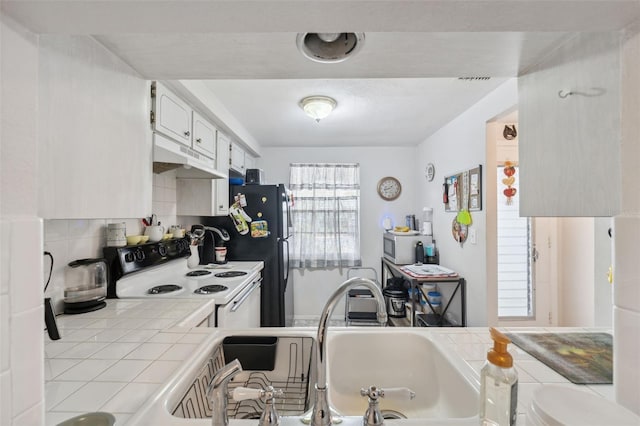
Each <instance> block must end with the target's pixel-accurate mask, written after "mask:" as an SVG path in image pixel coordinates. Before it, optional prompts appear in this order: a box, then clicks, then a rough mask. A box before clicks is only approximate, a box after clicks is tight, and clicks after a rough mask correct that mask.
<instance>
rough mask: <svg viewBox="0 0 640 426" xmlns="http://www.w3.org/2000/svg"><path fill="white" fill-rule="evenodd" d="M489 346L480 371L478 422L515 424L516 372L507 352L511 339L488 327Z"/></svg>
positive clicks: (516, 402)
mask: <svg viewBox="0 0 640 426" xmlns="http://www.w3.org/2000/svg"><path fill="white" fill-rule="evenodd" d="M490 332H491V338H492V339H493V349H491V350H490V351H489V352H488V353H487V362H486V364H485V365H484V367H482V371H481V372H480V424H481V425H483V426H485V425H500V426H508V425H515V424H516V419H517V417H518V410H517V407H518V372H517V371H516V369H515V368H514V367H513V358H512V357H511V354H510V353H509V352H508V351H507V345H508V344H509V343H511V340H509V338H508V337H507V336H505V335H504V334H502V333H500V332H499V331H498V330H496V329H495V328H493V327H491V329H490Z"/></svg>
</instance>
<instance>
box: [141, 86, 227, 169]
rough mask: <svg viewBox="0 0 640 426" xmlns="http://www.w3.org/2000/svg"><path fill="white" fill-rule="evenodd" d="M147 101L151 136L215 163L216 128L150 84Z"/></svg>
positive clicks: (162, 90) (162, 88) (195, 112)
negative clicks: (148, 103) (148, 102)
mask: <svg viewBox="0 0 640 426" xmlns="http://www.w3.org/2000/svg"><path fill="white" fill-rule="evenodd" d="M151 99H152V106H153V112H152V114H153V115H152V123H153V130H154V131H155V132H158V133H161V134H163V135H164V136H167V137H169V138H171V139H173V140H176V141H178V142H180V143H182V144H184V145H185V146H187V147H189V148H191V149H193V150H194V151H196V152H198V153H199V154H202V155H204V156H206V157H208V158H210V159H215V157H216V127H215V126H214V125H213V124H212V123H211V122H210V121H208V120H207V119H206V118H204V117H203V116H202V115H200V114H199V113H198V112H197V111H194V110H193V108H191V106H190V105H189V104H188V103H186V102H185V101H183V100H182V99H181V98H180V97H178V96H177V95H176V94H175V93H173V92H172V91H171V90H169V89H168V88H166V87H165V86H164V85H163V84H161V83H158V82H153V83H152V89H151ZM212 167H213V165H212Z"/></svg>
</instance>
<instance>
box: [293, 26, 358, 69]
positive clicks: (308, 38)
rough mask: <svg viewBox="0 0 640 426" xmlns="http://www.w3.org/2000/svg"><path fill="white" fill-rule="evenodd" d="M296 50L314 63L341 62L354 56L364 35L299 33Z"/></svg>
mask: <svg viewBox="0 0 640 426" xmlns="http://www.w3.org/2000/svg"><path fill="white" fill-rule="evenodd" d="M296 44H297V46H298V50H299V51H300V52H302V54H303V55H304V56H306V57H307V58H309V59H311V60H312V61H315V62H322V63H335V62H342V61H345V60H347V59H349V58H350V57H352V56H353V55H355V54H356V53H357V52H358V51H359V50H360V49H361V48H362V45H363V44H364V33H299V34H298V36H297V37H296Z"/></svg>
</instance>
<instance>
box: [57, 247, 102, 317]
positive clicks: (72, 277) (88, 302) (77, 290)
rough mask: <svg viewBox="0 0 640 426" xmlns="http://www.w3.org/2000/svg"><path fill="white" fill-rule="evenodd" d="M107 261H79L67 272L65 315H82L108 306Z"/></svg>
mask: <svg viewBox="0 0 640 426" xmlns="http://www.w3.org/2000/svg"><path fill="white" fill-rule="evenodd" d="M106 297H107V261H106V260H105V259H104V258H96V259H78V260H74V261H73V262H71V263H69V268H67V270H66V271H65V289H64V313H65V314H81V313H84V312H91V311H97V310H98V309H102V308H104V307H105V306H107V302H105V301H104V299H106Z"/></svg>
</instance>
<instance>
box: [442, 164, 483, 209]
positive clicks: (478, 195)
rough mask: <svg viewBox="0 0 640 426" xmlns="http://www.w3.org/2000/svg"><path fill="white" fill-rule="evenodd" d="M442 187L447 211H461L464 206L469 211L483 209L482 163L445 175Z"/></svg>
mask: <svg viewBox="0 0 640 426" xmlns="http://www.w3.org/2000/svg"><path fill="white" fill-rule="evenodd" d="M442 187H443V194H442V201H443V203H444V209H445V211H448V212H459V211H460V210H461V209H462V208H463V206H468V209H469V211H480V210H482V165H478V167H475V168H473V169H469V170H465V171H462V172H460V173H456V174H453V175H449V176H445V178H444V184H443V185H442ZM465 201H466V202H465Z"/></svg>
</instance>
